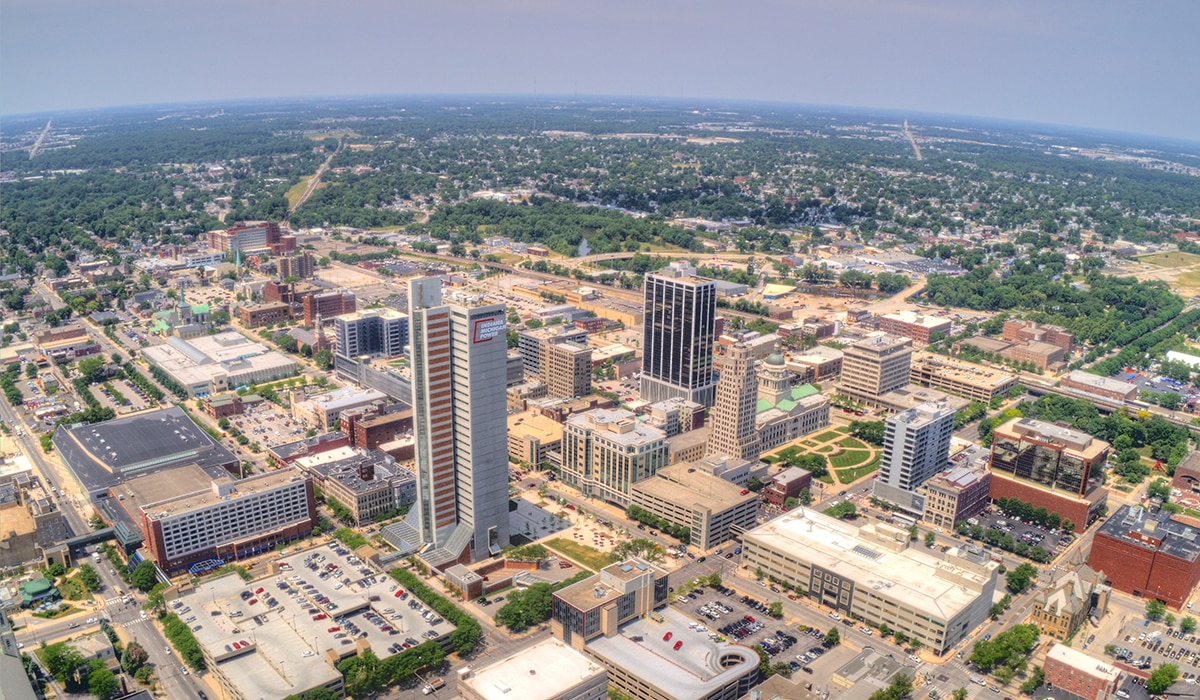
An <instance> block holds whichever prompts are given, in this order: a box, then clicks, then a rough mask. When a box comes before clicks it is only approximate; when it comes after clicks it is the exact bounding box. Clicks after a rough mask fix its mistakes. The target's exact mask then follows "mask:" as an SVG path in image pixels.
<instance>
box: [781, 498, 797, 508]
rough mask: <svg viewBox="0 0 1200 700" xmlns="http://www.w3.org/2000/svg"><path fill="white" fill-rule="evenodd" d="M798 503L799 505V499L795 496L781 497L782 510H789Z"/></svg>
mask: <svg viewBox="0 0 1200 700" xmlns="http://www.w3.org/2000/svg"><path fill="white" fill-rule="evenodd" d="M798 505H800V501H799V499H797V498H796V497H795V496H788V497H787V498H785V499H783V509H784V510H791V509H793V508H795V507H796V506H798Z"/></svg>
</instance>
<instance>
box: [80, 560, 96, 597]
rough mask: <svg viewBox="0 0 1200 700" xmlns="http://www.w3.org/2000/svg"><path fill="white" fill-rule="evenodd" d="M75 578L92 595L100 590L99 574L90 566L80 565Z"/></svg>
mask: <svg viewBox="0 0 1200 700" xmlns="http://www.w3.org/2000/svg"><path fill="white" fill-rule="evenodd" d="M77 578H78V579H79V582H80V583H81V584H83V587H84V588H86V589H87V590H89V591H92V592H93V593H94V592H96V591H98V590H100V574H99V573H97V572H96V569H95V568H94V567H93V566H92V565H91V564H86V563H85V564H80V565H79V574H78V576H77Z"/></svg>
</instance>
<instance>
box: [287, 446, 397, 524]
mask: <svg viewBox="0 0 1200 700" xmlns="http://www.w3.org/2000/svg"><path fill="white" fill-rule="evenodd" d="M294 464H295V466H296V467H298V468H299V469H300V470H302V471H303V472H305V473H306V474H308V475H309V476H311V477H312V478H313V480H314V481H315V482H316V484H317V485H318V486H320V487H321V489H322V490H323V491H324V492H325V497H326V499H329V500H332V501H335V502H337V503H339V504H341V505H342V506H344V507H345V508H346V510H348V511H349V513H350V517H351V520H352V521H353V523H354V524H355V525H362V524H364V523H369V522H371V521H372V520H373V519H374V518H375V516H376V515H379V514H380V513H386V512H388V511H391V510H395V509H397V508H402V507H404V506H408V505H411V504H412V503H413V501H415V500H416V497H417V477H416V475H415V474H414V473H413V472H412V471H411V470H409V469H406V468H405V467H403V466H401V465H399V464H396V460H395V459H393V458H392V457H391V456H390V455H388V454H386V453H384V452H380V451H378V450H362V449H356V448H352V447H341V448H338V449H335V450H329V451H327V452H322V453H319V454H313V455H308V456H304V457H300V458H298V459H296V460H295V462H294Z"/></svg>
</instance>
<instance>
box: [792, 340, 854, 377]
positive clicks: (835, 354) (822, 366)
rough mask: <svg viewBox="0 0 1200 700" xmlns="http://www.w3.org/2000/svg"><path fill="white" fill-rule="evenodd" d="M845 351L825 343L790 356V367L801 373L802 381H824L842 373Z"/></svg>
mask: <svg viewBox="0 0 1200 700" xmlns="http://www.w3.org/2000/svg"><path fill="white" fill-rule="evenodd" d="M843 357H844V353H842V351H841V350H838V349H837V348H827V347H825V346H824V345H818V346H816V347H812V348H809V349H808V350H805V351H804V352H803V353H801V354H798V355H791V356H789V357H788V361H787V364H788V369H789V370H792V371H793V372H796V374H798V375H800V379H801V381H805V382H823V381H826V380H829V379H833V378H834V377H836V376H838V375H839V374H841V373H842V358H843Z"/></svg>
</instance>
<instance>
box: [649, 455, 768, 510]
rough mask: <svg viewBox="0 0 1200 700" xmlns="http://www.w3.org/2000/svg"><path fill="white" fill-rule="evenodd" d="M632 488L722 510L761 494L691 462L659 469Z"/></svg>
mask: <svg viewBox="0 0 1200 700" xmlns="http://www.w3.org/2000/svg"><path fill="white" fill-rule="evenodd" d="M633 491H634V492H635V493H637V492H639V491H640V492H643V493H645V494H647V495H650V496H653V497H655V498H659V499H662V500H664V501H668V502H670V503H674V504H676V505H679V506H682V507H686V508H691V509H692V510H696V511H700V512H703V511H706V510H712V511H715V512H720V511H723V510H728V509H730V508H733V507H736V506H738V505H739V504H742V503H745V502H746V501H755V500H757V499H758V494H756V493H753V492H749V493H747V492H746V489H744V488H742V487H741V486H738V485H736V484H734V483H732V482H729V481H726V480H725V479H722V478H720V477H716V476H712V475H711V474H707V473H705V472H704V471H702V470H700V469H697V468H696V466H695V465H693V464H691V463H689V462H680V463H679V464H673V465H671V466H669V467H664V468H662V469H659V470H658V473H657V474H656V475H655V476H652V477H650V478H649V479H643V480H642V481H639V482H637V483H636V484H634V485H633Z"/></svg>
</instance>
